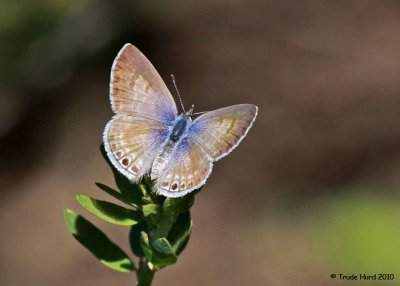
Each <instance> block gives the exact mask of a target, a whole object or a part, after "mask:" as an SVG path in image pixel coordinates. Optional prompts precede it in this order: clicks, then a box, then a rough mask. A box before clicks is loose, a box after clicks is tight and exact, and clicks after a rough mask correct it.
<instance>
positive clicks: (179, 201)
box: [163, 194, 194, 213]
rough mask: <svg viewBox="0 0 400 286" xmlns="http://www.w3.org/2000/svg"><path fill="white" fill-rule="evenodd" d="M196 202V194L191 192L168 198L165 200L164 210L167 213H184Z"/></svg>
mask: <svg viewBox="0 0 400 286" xmlns="http://www.w3.org/2000/svg"><path fill="white" fill-rule="evenodd" d="M193 204H194V196H193V195H191V194H189V195H186V196H184V197H180V198H167V199H166V200H165V201H164V205H163V207H164V211H165V212H167V213H171V212H174V213H183V212H186V211H188V210H189V209H190V208H191V207H192V206H193Z"/></svg>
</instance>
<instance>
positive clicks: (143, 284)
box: [136, 257, 155, 286]
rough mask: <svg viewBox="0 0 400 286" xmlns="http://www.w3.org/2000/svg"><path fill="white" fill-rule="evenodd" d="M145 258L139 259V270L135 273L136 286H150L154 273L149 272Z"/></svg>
mask: <svg viewBox="0 0 400 286" xmlns="http://www.w3.org/2000/svg"><path fill="white" fill-rule="evenodd" d="M148 263H149V262H148V261H147V259H146V258H144V257H141V258H140V261H139V269H138V270H137V271H136V277H137V284H136V285H137V286H150V285H151V282H152V281H153V277H154V273H155V271H153V270H151V269H150V268H149V265H148Z"/></svg>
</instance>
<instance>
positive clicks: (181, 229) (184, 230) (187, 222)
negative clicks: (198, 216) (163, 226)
mask: <svg viewBox="0 0 400 286" xmlns="http://www.w3.org/2000/svg"><path fill="white" fill-rule="evenodd" d="M192 226H193V222H192V220H191V219H190V212H189V211H187V212H184V213H181V214H180V215H179V217H178V219H177V220H176V222H175V224H174V225H173V226H172V228H171V230H170V231H169V233H168V241H170V242H171V246H172V249H173V251H174V252H175V253H176V255H179V254H180V253H181V252H182V251H183V250H184V249H185V247H186V244H187V243H188V241H189V237H190V234H191V232H192Z"/></svg>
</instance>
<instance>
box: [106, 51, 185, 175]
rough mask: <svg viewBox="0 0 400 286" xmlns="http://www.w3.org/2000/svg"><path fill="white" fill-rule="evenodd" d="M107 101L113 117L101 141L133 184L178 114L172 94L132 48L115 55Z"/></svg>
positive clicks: (158, 149) (153, 155)
mask: <svg viewBox="0 0 400 286" xmlns="http://www.w3.org/2000/svg"><path fill="white" fill-rule="evenodd" d="M110 100H111V105H112V108H113V111H114V112H115V113H116V115H115V116H114V117H113V119H112V120H111V121H110V122H108V124H107V126H106V129H105V130H104V134H103V140H104V146H105V149H106V151H107V154H108V156H109V158H110V160H111V162H112V163H113V165H114V166H115V167H116V168H117V169H118V170H119V171H120V172H121V173H123V174H124V175H125V176H126V177H127V178H129V179H130V180H132V181H138V180H139V179H140V177H142V176H143V175H144V174H146V172H148V171H149V169H150V167H151V164H152V162H153V160H154V158H155V157H156V156H157V154H158V153H159V152H160V151H161V149H162V145H163V142H164V141H165V139H166V138H167V136H168V130H169V129H168V128H169V126H170V125H171V124H172V122H173V120H174V119H175V117H176V115H177V109H176V105H175V102H174V100H173V98H172V95H171V93H170V92H169V90H168V89H167V87H166V86H165V84H164V82H163V81H162V79H161V77H160V76H159V74H158V73H157V71H156V70H155V68H154V67H153V65H152V64H151V63H150V61H149V60H148V59H147V58H146V57H145V56H144V55H143V54H142V53H141V52H140V51H139V50H138V49H137V48H135V47H134V46H133V45H131V44H126V45H125V46H124V47H123V48H122V49H121V51H120V52H119V53H118V55H117V57H116V59H115V60H114V63H113V66H112V70H111V82H110Z"/></svg>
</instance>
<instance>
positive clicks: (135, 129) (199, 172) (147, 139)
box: [103, 44, 257, 197]
mask: <svg viewBox="0 0 400 286" xmlns="http://www.w3.org/2000/svg"><path fill="white" fill-rule="evenodd" d="M110 101H111V106H112V110H113V112H114V113H115V115H114V116H113V117H112V119H111V120H110V121H109V122H108V123H107V125H106V128H105V130H104V133H103V141H104V147H105V150H106V152H107V155H108V157H109V159H110V161H111V163H112V164H113V165H114V167H115V168H116V169H117V170H118V171H119V172H121V173H122V174H123V175H124V176H126V177H127V178H128V179H129V180H130V181H132V182H135V183H137V182H139V181H140V180H141V178H142V177H143V176H145V175H148V174H150V177H151V179H152V180H153V181H154V186H155V191H156V192H157V193H158V194H160V195H163V196H166V197H181V196H184V195H185V194H187V193H189V192H192V191H194V190H196V189H198V188H199V187H201V186H203V185H204V184H205V182H206V180H207V178H208V177H209V175H210V173H211V171H212V167H213V163H214V162H215V161H218V160H219V159H221V158H222V157H225V156H226V155H228V154H229V153H230V152H231V151H232V150H233V149H234V148H236V147H237V146H238V144H239V143H240V141H242V139H243V138H244V137H245V136H246V134H247V132H248V131H249V129H250V127H251V126H252V124H253V122H254V120H255V118H256V116H257V106H255V105H252V104H238V105H233V106H228V107H225V108H221V109H217V110H214V111H210V112H205V113H203V114H202V115H200V116H198V117H197V118H195V119H192V116H193V106H192V108H191V109H190V110H189V111H187V112H183V113H182V114H180V115H179V114H178V110H177V106H176V104H175V101H174V99H173V97H172V95H171V93H170V91H169V90H168V88H167V86H166V85H165V83H164V82H163V80H162V79H161V77H160V75H159V74H158V73H157V71H156V69H155V68H154V67H153V65H152V64H151V63H150V61H149V60H148V59H147V58H146V57H145V56H144V55H143V54H142V53H141V52H140V51H139V50H138V49H137V48H136V47H135V46H133V45H132V44H125V45H124V47H123V48H122V49H121V50H120V52H119V53H118V55H117V57H116V58H115V60H114V62H113V65H112V69H111V79H110ZM182 107H183V105H182Z"/></svg>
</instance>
